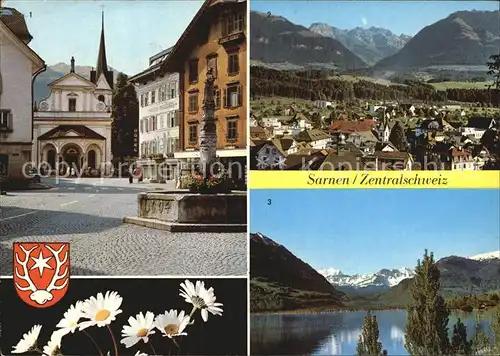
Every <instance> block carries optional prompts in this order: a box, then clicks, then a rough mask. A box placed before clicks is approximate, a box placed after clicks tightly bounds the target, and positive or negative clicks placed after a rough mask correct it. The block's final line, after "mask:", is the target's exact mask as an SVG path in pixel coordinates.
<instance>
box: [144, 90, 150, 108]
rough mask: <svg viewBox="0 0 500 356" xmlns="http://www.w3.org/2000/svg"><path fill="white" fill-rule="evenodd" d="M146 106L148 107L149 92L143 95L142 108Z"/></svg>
mask: <svg viewBox="0 0 500 356" xmlns="http://www.w3.org/2000/svg"><path fill="white" fill-rule="evenodd" d="M148 105H149V92H147V93H146V94H144V106H148Z"/></svg>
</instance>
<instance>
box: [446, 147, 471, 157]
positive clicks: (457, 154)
mask: <svg viewBox="0 0 500 356" xmlns="http://www.w3.org/2000/svg"><path fill="white" fill-rule="evenodd" d="M450 153H451V156H452V157H468V156H470V155H471V153H470V152H468V151H464V150H458V149H456V148H455V147H453V148H452V149H451V152H450Z"/></svg>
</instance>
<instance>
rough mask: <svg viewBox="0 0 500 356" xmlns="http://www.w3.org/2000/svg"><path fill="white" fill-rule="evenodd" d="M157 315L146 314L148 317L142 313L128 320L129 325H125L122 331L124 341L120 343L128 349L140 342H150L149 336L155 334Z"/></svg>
mask: <svg viewBox="0 0 500 356" xmlns="http://www.w3.org/2000/svg"><path fill="white" fill-rule="evenodd" d="M154 318H155V315H154V314H153V313H151V312H146V315H144V314H142V312H140V313H139V314H137V315H136V317H135V318H134V317H130V318H128V323H129V325H124V326H123V329H122V337H123V339H122V340H121V341H120V343H122V344H123V345H125V347H126V348H127V349H128V348H129V347H132V346H134V345H135V344H137V343H138V342H139V341H141V340H142V341H144V343H147V342H148V341H149V335H152V334H154V333H155V331H154V330H153V329H154V324H153V321H154Z"/></svg>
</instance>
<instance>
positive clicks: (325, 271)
mask: <svg viewBox="0 0 500 356" xmlns="http://www.w3.org/2000/svg"><path fill="white" fill-rule="evenodd" d="M318 273H319V274H322V275H323V276H325V277H326V276H342V275H343V274H342V271H341V270H339V269H335V268H325V269H320V270H318Z"/></svg>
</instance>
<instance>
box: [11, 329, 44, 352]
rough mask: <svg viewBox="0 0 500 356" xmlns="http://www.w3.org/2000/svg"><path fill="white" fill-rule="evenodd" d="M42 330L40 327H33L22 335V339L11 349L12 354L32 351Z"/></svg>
mask: <svg viewBox="0 0 500 356" xmlns="http://www.w3.org/2000/svg"><path fill="white" fill-rule="evenodd" d="M40 330H42V326H41V325H35V326H33V327H32V328H31V330H30V331H28V332H27V333H26V334H24V335H23V338H22V339H21V340H20V341H19V342H18V343H17V345H16V346H14V348H13V349H12V353H13V354H23V353H25V352H28V351H33V350H34V349H35V348H36V347H37V341H38V336H39V335H40Z"/></svg>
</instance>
